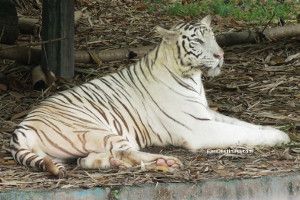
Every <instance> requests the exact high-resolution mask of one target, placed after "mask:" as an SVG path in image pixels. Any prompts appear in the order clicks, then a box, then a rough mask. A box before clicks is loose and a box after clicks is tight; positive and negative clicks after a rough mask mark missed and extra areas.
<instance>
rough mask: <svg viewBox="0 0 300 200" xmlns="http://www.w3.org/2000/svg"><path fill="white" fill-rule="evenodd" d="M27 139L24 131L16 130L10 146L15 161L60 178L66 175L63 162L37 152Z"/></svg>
mask: <svg viewBox="0 0 300 200" xmlns="http://www.w3.org/2000/svg"><path fill="white" fill-rule="evenodd" d="M26 140H27V138H26V136H25V134H24V133H23V132H19V131H18V129H17V130H15V132H14V133H13V135H12V138H11V141H10V148H9V150H10V152H11V154H12V156H13V158H14V159H15V161H17V162H18V163H19V164H21V165H24V166H26V167H32V168H35V169H39V170H42V171H47V172H49V173H50V174H52V175H54V176H56V177H58V178H63V177H66V169H65V167H64V166H63V165H62V164H60V163H56V162H54V161H53V160H52V159H51V158H50V157H48V156H40V155H38V154H36V153H35V152H33V151H32V150H31V148H29V147H28V145H27V144H26V142H24V141H26ZM21 141H22V142H21Z"/></svg>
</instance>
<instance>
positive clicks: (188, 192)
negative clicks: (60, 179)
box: [0, 173, 300, 200]
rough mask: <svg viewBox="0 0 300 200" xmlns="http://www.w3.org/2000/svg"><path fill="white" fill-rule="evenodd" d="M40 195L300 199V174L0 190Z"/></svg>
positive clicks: (15, 197)
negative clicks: (125, 184)
mask: <svg viewBox="0 0 300 200" xmlns="http://www.w3.org/2000/svg"><path fill="white" fill-rule="evenodd" d="M38 199H47V200H52V199H53V200H54V199H76V200H94V199H122V200H123V199H125V200H127V199H128V200H143V199H147V200H152V199H153V200H164V199H166V200H167V199H178V200H183V199H189V200H190V199H191V200H192V199H205V200H209V199H222V200H223V199H230V200H232V199H272V200H276V199H278V200H285V199H289V200H298V199H300V174H299V173H293V174H289V175H285V176H264V177H260V178H249V179H232V180H224V179H221V180H204V181H201V182H198V183H158V184H156V185H155V184H143V185H140V186H120V187H118V188H102V187H97V188H93V189H66V190H63V189H57V190H32V191H31V190H30V191H22V190H11V191H3V192H1V193H0V200H38Z"/></svg>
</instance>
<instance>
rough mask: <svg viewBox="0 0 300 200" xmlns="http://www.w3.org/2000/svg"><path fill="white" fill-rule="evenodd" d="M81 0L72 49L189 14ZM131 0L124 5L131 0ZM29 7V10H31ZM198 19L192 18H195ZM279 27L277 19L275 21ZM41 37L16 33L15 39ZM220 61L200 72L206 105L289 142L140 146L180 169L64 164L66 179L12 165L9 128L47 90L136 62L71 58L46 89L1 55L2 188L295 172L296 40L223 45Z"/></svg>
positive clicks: (108, 44) (115, 40)
mask: <svg viewBox="0 0 300 200" xmlns="http://www.w3.org/2000/svg"><path fill="white" fill-rule="evenodd" d="M92 2H94V1H89V0H85V1H81V3H78V2H77V4H76V8H77V9H82V10H83V13H84V16H83V18H81V19H80V21H79V23H78V24H77V25H76V38H75V40H76V49H85V50H87V49H94V48H98V49H108V48H119V47H128V46H141V45H149V44H153V43H157V41H158V39H157V38H155V35H154V34H153V29H154V27H155V26H156V25H160V26H164V27H170V26H171V25H173V24H175V23H177V22H179V21H183V20H190V17H174V16H169V15H166V14H163V13H159V12H154V13H149V12H148V11H147V9H146V8H143V7H142V6H141V5H139V4H138V3H135V1H99V2H100V3H92ZM128 2H129V3H128ZM32 8H34V9H32ZM18 12H19V14H23V15H26V16H28V15H31V16H32V17H36V18H38V15H39V14H40V8H39V7H38V6H36V7H34V6H33V7H30V6H29V7H26V6H25V7H22V8H19V10H18ZM194 19H195V18H194ZM275 25H276V24H275ZM251 26H254V25H253V24H248V23H242V22H239V21H236V20H234V19H231V18H221V17H215V20H214V27H215V30H216V32H224V31H232V30H237V29H238V30H241V29H247V28H249V27H251ZM30 41H38V37H32V36H25V35H21V36H20V37H19V40H18V42H19V43H24V42H30ZM224 51H225V66H224V68H223V71H222V74H221V75H220V76H219V77H215V78H207V77H204V84H205V88H206V91H207V96H208V99H209V103H210V105H211V106H212V107H213V108H215V109H217V110H218V111H219V112H222V113H224V114H226V115H230V116H234V117H237V118H240V119H243V120H246V121H248V122H252V123H257V124H264V125H272V126H275V127H277V128H280V129H282V130H284V131H286V132H287V133H288V134H289V135H290V137H291V138H292V140H293V142H291V143H290V144H288V145H285V146H280V147H271V148H266V147H257V148H255V149H250V150H253V152H250V153H249V154H211V153H209V152H210V151H209V150H205V149H204V150H201V151H199V152H195V153H191V152H188V151H186V150H184V149H179V148H175V147H168V148H155V147H153V148H149V149H147V150H145V151H150V152H156V153H162V154H165V155H172V156H177V157H178V158H180V159H181V160H182V161H183V163H184V168H183V169H181V170H178V171H175V172H173V173H170V172H164V170H163V169H162V171H155V172H154V171H151V172H150V171H143V170H142V168H141V167H137V168H134V169H130V170H118V169H111V170H92V171H90V170H89V171H86V170H82V169H78V168H76V166H75V165H70V166H68V178H65V179H55V178H53V177H50V176H49V175H48V173H44V172H36V171H32V169H27V168H25V167H23V166H19V165H16V163H15V162H14V161H13V160H12V158H11V156H10V154H8V153H7V152H6V150H5V149H6V148H7V147H8V142H9V139H10V135H11V133H12V131H13V130H14V127H15V126H16V125H17V124H18V123H19V122H20V121H21V120H22V119H23V118H24V117H25V115H26V113H27V112H28V110H30V109H31V108H32V107H34V106H35V105H37V104H38V103H39V102H40V101H41V100H43V99H45V98H46V97H48V96H49V95H51V94H53V93H55V92H57V91H60V90H64V89H67V88H69V87H72V86H74V85H77V84H80V83H82V82H85V81H87V80H90V79H92V78H94V77H99V76H103V75H105V74H107V73H111V72H113V71H115V70H118V69H120V68H123V67H126V66H128V65H129V64H130V63H132V62H134V61H116V62H111V63H102V64H101V65H99V66H96V65H95V64H91V65H82V64H76V75H75V77H74V79H73V80H69V81H66V80H63V79H59V80H58V81H57V84H56V86H53V87H51V88H49V89H48V90H46V91H43V92H40V91H33V90H32V85H31V81H30V72H29V67H28V66H24V65H20V64H17V63H14V62H11V61H7V60H0V72H3V73H4V74H5V75H7V77H8V79H9V83H10V87H9V89H8V90H7V91H0V110H1V112H0V147H2V149H1V150H0V190H4V189H16V188H21V189H26V188H27V189H28V188H31V189H32V188H47V189H53V188H74V187H83V188H90V187H94V186H116V185H132V184H139V183H156V182H196V181H200V180H204V179H212V178H217V179H218V178H226V179H232V178H236V177H238V178H247V177H258V176H265V175H283V174H286V173H290V172H299V171H300V162H299V158H300V134H299V126H300V125H299V123H300V118H299V116H300V115H299V114H300V113H299V100H300V91H299V87H300V70H299V67H300V61H299V58H298V60H297V59H294V60H291V61H286V58H288V57H289V56H291V55H295V54H296V53H299V52H300V42H299V39H298V40H297V39H291V40H282V41H269V42H265V43H263V44H249V45H239V46H234V47H226V48H224Z"/></svg>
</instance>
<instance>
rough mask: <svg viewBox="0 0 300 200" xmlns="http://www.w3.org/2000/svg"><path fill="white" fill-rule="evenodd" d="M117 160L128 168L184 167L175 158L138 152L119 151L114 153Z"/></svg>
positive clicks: (170, 168) (129, 150)
mask: <svg viewBox="0 0 300 200" xmlns="http://www.w3.org/2000/svg"><path fill="white" fill-rule="evenodd" d="M113 154H114V157H115V158H116V159H117V160H120V161H122V162H123V163H126V164H127V165H128V166H137V165H141V164H142V163H144V164H145V167H146V169H150V170H152V169H157V168H158V167H159V166H163V167H167V168H168V170H173V169H176V168H179V167H181V166H182V162H181V161H180V160H179V159H178V158H175V157H173V156H164V155H161V154H153V153H147V152H142V151H138V150H132V149H128V150H125V151H124V150H119V151H115V152H113Z"/></svg>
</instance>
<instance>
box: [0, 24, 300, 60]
mask: <svg viewBox="0 0 300 200" xmlns="http://www.w3.org/2000/svg"><path fill="white" fill-rule="evenodd" d="M297 36H300V24H296V25H287V26H284V27H275V28H269V29H266V30H265V31H264V34H262V33H257V32H253V31H252V32H251V31H250V32H248V31H243V32H230V33H223V34H219V35H217V36H216V38H217V41H218V43H219V44H220V45H221V46H223V47H224V46H231V45H237V44H241V43H258V42H261V40H266V39H268V40H276V39H283V38H291V37H297ZM31 45H32V46H33V44H31ZM154 47H155V45H150V46H142V47H135V48H120V49H111V50H101V51H97V50H93V51H83V50H80V51H76V52H75V62H76V63H98V62H99V61H100V62H109V61H115V60H124V59H133V58H140V57H142V56H144V55H145V54H146V53H147V52H148V51H150V50H151V49H153V48H154ZM40 54H41V50H40V49H38V48H32V47H31V48H30V47H25V46H22V47H20V46H15V47H12V46H8V45H1V46H0V58H2V59H11V60H16V61H18V62H21V63H24V64H32V63H33V64H38V63H40Z"/></svg>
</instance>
